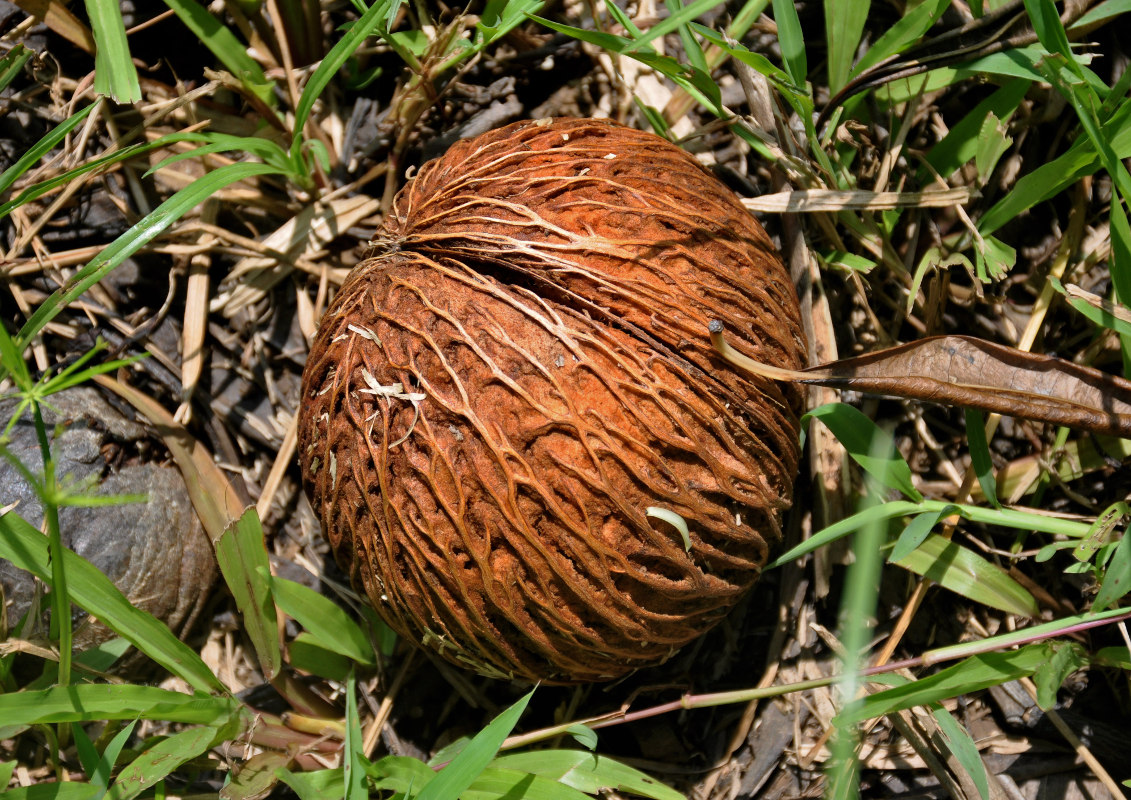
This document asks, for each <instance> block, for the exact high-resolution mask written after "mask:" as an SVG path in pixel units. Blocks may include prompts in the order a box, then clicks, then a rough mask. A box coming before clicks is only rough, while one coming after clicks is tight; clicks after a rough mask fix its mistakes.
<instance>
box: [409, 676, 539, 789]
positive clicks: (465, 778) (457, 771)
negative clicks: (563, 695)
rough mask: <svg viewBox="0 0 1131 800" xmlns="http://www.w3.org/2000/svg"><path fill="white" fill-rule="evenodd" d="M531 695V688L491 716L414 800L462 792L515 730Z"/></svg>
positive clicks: (532, 691) (532, 693) (532, 692)
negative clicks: (508, 705)
mask: <svg viewBox="0 0 1131 800" xmlns="http://www.w3.org/2000/svg"><path fill="white" fill-rule="evenodd" d="M533 695H534V690H533V689H532V690H530V691H529V692H528V693H526V694H525V695H523V696H522V697H521V698H520V699H519V700H518V702H516V703H515V704H514V705H512V706H511V707H510V708H508V709H507V710H506V711H504V712H503V713H501V714H499V716H497V717H495V719H493V720H491V723H490V724H489V725H487V727H485V728H484V729H483V730H481V731H480V732H479V733H477V734H476V735H475V737H474V738H473V739H472V740H471V741H470V742H468V744H467V746H466V747H464V748H463V750H461V751H460V753H459V755H457V756H456V757H455V758H454V759H452V761H451V763H450V764H448V765H447V766H446V767H444V768H443V769H442V770H440V773H439V774H438V775H437V776H436V777H435V778H433V779H432V780H431V781H430V782H429V783H428V785H427V786H425V787H424V788H423V789H422V790H421V792H420V793H419V794H418V795H417V796H416V800H449V798H453V797H459V796H461V795H462V794H463V792H464V791H465V790H466V789H467V788H468V787H469V786H471V784H472V783H473V782H474V781H475V779H476V778H477V777H479V775H480V773H482V772H483V770H484V769H485V768H486V767H487V765H488V764H490V763H491V760H492V759H493V758H494V757H495V755H496V754H497V753H498V752H499V747H500V746H501V745H502V743H503V740H504V739H506V738H507V737H508V736H509V735H510V732H511V731H512V730H514V726H515V725H517V724H518V718H519V717H521V716H522V712H523V711H525V710H526V706H527V704H528V703H529V702H530V698H531V697H532V696H533Z"/></svg>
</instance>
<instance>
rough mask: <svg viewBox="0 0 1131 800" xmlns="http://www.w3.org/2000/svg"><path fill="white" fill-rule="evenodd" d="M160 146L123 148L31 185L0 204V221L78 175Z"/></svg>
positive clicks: (137, 145)
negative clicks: (13, 210)
mask: <svg viewBox="0 0 1131 800" xmlns="http://www.w3.org/2000/svg"><path fill="white" fill-rule="evenodd" d="M161 146H162V141H161V140H157V141H153V142H148V143H146V144H135V145H132V146H130V147H125V148H123V149H121V150H118V151H116V152H113V153H110V154H109V155H105V156H100V157H98V158H94V159H91V160H90V161H88V162H86V163H85V164H80V165H79V166H77V167H74V168H72V169H69V170H67V171H66V172H61V173H59V174H58V175H55V176H54V177H51V178H48V179H47V180H45V181H40V182H39V183H36V184H33V185H32V186H29V187H27V188H26V189H24V190H23V191H22V192H20V193H19V194H18V195H17V196H16V197H14V198H12V199H11V200H9V201H7V202H6V203H0V219H3V218H4V217H6V216H8V214H10V213H11V211H12V209H14V208H18V207H19V206H22V205H24V204H25V203H30V202H31V201H32V200H35V199H36V198H38V197H42V196H43V195H45V194H47V193H48V192H49V191H51V190H52V189H54V188H56V187H58V186H62V185H64V184H67V183H70V182H71V181H72V180H74V179H75V178H77V177H79V176H80V175H85V174H87V173H88V172H94V171H95V170H99V169H102V168H103V167H109V166H111V165H113V164H117V163H118V162H120V161H125V160H127V159H130V158H135V157H137V156H140V155H142V154H144V153H148V152H149V151H151V150H156V149H158V148H159V147H161Z"/></svg>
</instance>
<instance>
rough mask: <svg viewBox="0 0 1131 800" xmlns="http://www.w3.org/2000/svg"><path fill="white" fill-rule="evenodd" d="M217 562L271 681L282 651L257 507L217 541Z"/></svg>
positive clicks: (269, 568)
mask: <svg viewBox="0 0 1131 800" xmlns="http://www.w3.org/2000/svg"><path fill="white" fill-rule="evenodd" d="M216 561H217V562H218V563H219V565H220V572H221V573H222V574H223V576H224V581H225V582H226V583H227V584H228V589H229V590H230V591H231V593H232V598H233V599H234V600H235V601H236V607H237V608H238V609H239V611H240V616H241V617H242V618H243V627H244V630H245V631H246V632H247V635H248V638H249V639H251V643H252V645H253V646H254V647H255V654H256V655H257V656H258V658H259V666H260V668H261V669H262V670H263V676H264V677H265V678H267V680H271V679H272V678H274V677H275V676H276V675H278V674H279V669H280V668H281V667H282V651H281V649H280V646H279V628H278V622H277V618H276V615H275V603H274V600H273V599H272V597H271V584H270V580H271V563H270V561H269V560H268V557H267V546H266V545H265V544H264V541H263V527H262V525H260V523H259V514H258V513H257V512H256V510H255V507H254V506H251V507H249V508H248V509H247V510H246V511H244V513H243V515H242V516H241V517H240V518H239V519H237V520H235V521H234V522H232V524H230V525H229V526H228V527H227V530H225V531H224V533H223V534H222V535H221V536H220V538H219V539H218V540H217V541H216Z"/></svg>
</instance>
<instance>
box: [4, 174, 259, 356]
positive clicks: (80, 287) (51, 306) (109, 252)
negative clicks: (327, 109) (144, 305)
mask: <svg viewBox="0 0 1131 800" xmlns="http://www.w3.org/2000/svg"><path fill="white" fill-rule="evenodd" d="M278 172H279V170H278V169H277V168H275V167H273V166H270V165H268V164H250V163H240V164H227V165H225V166H223V167H220V168H219V169H217V170H213V171H212V172H209V173H208V174H207V175H204V176H203V177H200V178H197V179H196V180H195V181H193V182H192V183H190V184H189V185H188V186H186V187H185V188H183V189H181V190H180V191H179V192H177V193H176V194H174V195H173V196H172V197H170V198H169V199H168V200H166V201H165V202H164V203H162V204H161V205H159V206H158V207H157V208H155V209H154V210H153V211H151V212H150V213H149V214H147V215H146V216H145V217H144V218H142V219H141V220H140V221H139V222H138V223H136V224H135V225H134V226H133V227H132V228H130V229H129V230H128V231H126V232H125V233H123V234H122V235H121V236H119V237H118V238H117V239H115V240H114V241H113V242H112V243H111V244H110V246H109V247H107V248H106V249H105V250H103V251H102V252H101V253H100V254H99V255H98V256H97V257H96V258H94V259H93V260H91V261H90V263H88V264H87V265H86V266H85V267H83V268H82V269H80V270H79V271H78V272H76V273H75V274H74V275H73V276H72V277H71V279H70V280H68V281H67V283H66V284H65V285H64V286H61V287H60V288H59V289H57V290H55V292H53V293H52V294H51V296H50V297H48V298H47V299H46V300H45V301H43V303H42V304H41V305H40V306H39V308H37V309H36V310H35V312H34V313H33V314H32V315H31V317H30V318H29V319H28V321H27V322H25V323H24V326H23V327H22V328H21V329H20V332H19V335H18V336H17V337H16V343H17V345H18V346H19V348H20V350H21V351H22V350H23V348H24V347H26V346H27V345H28V344H29V343H30V342H31V340H32V339H33V338H34V337H35V336H36V334H38V333H39V332H40V331H41V330H43V326H44V325H46V324H47V323H48V322H50V321H51V320H53V319H54V318H55V316H56V315H58V314H59V312H61V311H62V310H63V309H64V308H66V307H67V305H69V304H70V303H72V302H74V301H75V300H76V299H78V298H79V297H80V296H81V295H82V294H83V293H84V292H85V291H86V290H87V289H89V288H90V287H91V286H93V285H94V284H96V283H98V281H100V280H102V279H103V278H104V277H106V276H107V275H109V274H110V272H112V271H113V270H114V269H115V268H116V267H117V266H118V265H119V264H121V263H122V262H123V261H125V260H126V259H127V258H129V257H130V256H132V255H133V254H134V253H136V252H137V251H138V250H140V249H141V248H142V247H144V246H145V245H146V244H148V243H149V242H151V241H152V240H153V239H154V238H156V237H157V236H159V235H160V234H161V233H163V232H164V231H165V230H166V229H168V227H169V226H170V225H172V224H173V223H174V222H176V221H177V220H178V219H180V218H181V217H182V216H183V215H184V214H186V213H187V212H188V211H190V210H191V209H193V208H195V207H196V206H197V205H199V204H200V203H202V202H203V201H204V200H206V199H208V198H209V197H211V196H212V195H213V194H215V193H216V192H218V191H219V190H220V189H223V188H224V187H225V186H228V185H229V184H232V183H235V182H236V181H240V180H244V179H245V178H252V177H255V176H257V175H270V174H273V173H278Z"/></svg>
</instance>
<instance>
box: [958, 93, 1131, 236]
mask: <svg viewBox="0 0 1131 800" xmlns="http://www.w3.org/2000/svg"><path fill="white" fill-rule="evenodd" d="M1038 79H1039V80H1045V77H1044V76H1043V75H1039V74H1038ZM1098 135H1099V137H1100V138H1102V140H1103V141H1105V142H1107V143H1108V145H1109V146H1110V148H1111V151H1112V153H1113V155H1114V157H1115V158H1117V159H1124V158H1131V103H1127V102H1125V103H1121V104H1120V105H1119V106H1117V108H1116V110H1115V112H1114V113H1113V114H1112V115H1111V117H1110V118H1109V119H1108V120H1107V121H1106V122H1104V123H1103V125H1102V126H1101V127H1100V130H1099V134H1098ZM1100 166H1101V162H1100V158H1099V155H1098V153H1097V152H1096V147H1095V144H1094V142H1093V141H1092V139H1091V138H1090V137H1088V136H1081V137H1078V138H1077V139H1076V141H1075V142H1073V144H1072V146H1071V147H1069V148H1068V150H1067V151H1066V152H1065V153H1064V154H1063V155H1060V156H1058V157H1057V158H1054V159H1053V160H1052V161H1048V162H1045V163H1044V164H1041V165H1040V166H1038V167H1037V168H1036V169H1034V170H1033V171H1032V172H1030V173H1028V174H1027V175H1023V176H1022V177H1021V178H1019V179H1018V181H1017V183H1016V184H1015V185H1014V187H1013V190H1012V191H1010V192H1008V193H1007V194H1006V195H1005V196H1004V197H1003V198H1002V199H1001V200H999V201H998V202H997V203H996V204H995V205H994V206H993V207H992V208H991V209H990V210H989V211H987V212H986V215H985V216H984V217H982V219H981V220H979V221H978V230H979V231H980V232H981V233H982V235H983V236H986V235H988V234H991V233H993V232H994V231H996V230H997V229H998V228H1000V227H1001V226H1002V225H1004V224H1006V223H1007V222H1010V221H1012V220H1014V219H1016V218H1017V217H1018V216H1020V215H1021V214H1022V212H1024V211H1025V210H1026V209H1029V208H1031V207H1033V206H1034V205H1036V204H1037V203H1041V202H1044V201H1045V200H1047V199H1049V198H1050V197H1053V196H1055V195H1058V194H1060V193H1061V192H1062V191H1064V190H1065V189H1066V188H1068V187H1069V186H1071V185H1072V184H1074V183H1076V182H1077V181H1078V180H1080V178H1082V177H1084V176H1085V175H1092V174H1094V173H1095V172H1096V171H1097V170H1099V168H1100ZM1113 244H1114V242H1113Z"/></svg>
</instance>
